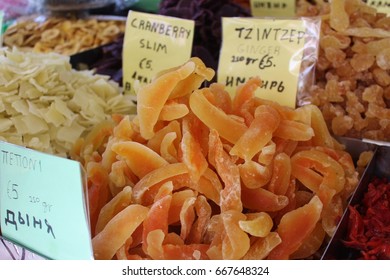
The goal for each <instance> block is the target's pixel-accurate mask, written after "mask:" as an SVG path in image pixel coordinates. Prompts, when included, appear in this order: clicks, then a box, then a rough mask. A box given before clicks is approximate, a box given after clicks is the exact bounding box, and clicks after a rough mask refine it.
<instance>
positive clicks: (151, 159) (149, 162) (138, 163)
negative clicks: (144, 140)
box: [112, 141, 168, 178]
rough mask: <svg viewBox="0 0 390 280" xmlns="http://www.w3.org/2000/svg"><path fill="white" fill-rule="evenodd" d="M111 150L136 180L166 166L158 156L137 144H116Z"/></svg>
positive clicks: (127, 142) (126, 142)
mask: <svg viewBox="0 0 390 280" xmlns="http://www.w3.org/2000/svg"><path fill="white" fill-rule="evenodd" d="M112 150H113V151H114V152H115V153H116V154H118V155H120V156H121V157H123V158H124V159H125V160H126V163H127V165H128V166H129V167H130V169H131V171H132V172H133V173H134V174H135V175H136V176H137V177H138V178H142V177H144V176H145V175H146V174H148V173H149V172H151V171H153V170H155V169H157V168H160V167H161V166H164V165H167V164H168V162H167V161H166V160H165V159H164V158H162V157H161V156H160V155H159V154H157V153H156V152H154V151H153V150H151V149H149V148H148V147H147V146H145V145H143V144H140V143H138V142H134V141H123V142H118V143H115V144H113V145H112Z"/></svg>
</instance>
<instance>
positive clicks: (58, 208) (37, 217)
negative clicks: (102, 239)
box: [0, 142, 93, 260]
mask: <svg viewBox="0 0 390 280" xmlns="http://www.w3.org/2000/svg"><path fill="white" fill-rule="evenodd" d="M83 180H84V179H83V171H82V168H81V165H80V163H79V162H77V161H73V160H69V159H66V158H61V157H57V156H53V155H49V154H44V153H41V152H38V151H35V150H31V149H27V148H23V147H20V146H16V145H13V144H9V143H5V142H0V219H1V223H0V225H1V232H2V235H3V236H4V237H6V238H8V239H9V240H11V241H13V242H15V243H17V244H20V245H21V246H24V247H26V248H27V249H30V250H31V251H34V252H36V253H38V254H40V255H42V256H45V257H47V258H49V259H57V260H82V259H93V251H92V244H91V234H90V230H89V222H88V215H87V207H86V203H85V201H86V200H85V197H84V184H83Z"/></svg>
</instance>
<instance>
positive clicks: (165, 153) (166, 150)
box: [160, 132, 178, 163]
mask: <svg viewBox="0 0 390 280" xmlns="http://www.w3.org/2000/svg"><path fill="white" fill-rule="evenodd" d="M176 138H177V135H176V133H175V132H169V133H167V134H165V136H164V138H163V139H162V141H161V147H160V155H161V156H162V157H163V158H164V159H165V160H166V161H167V162H169V163H175V162H178V155H177V149H176V147H175V140H176Z"/></svg>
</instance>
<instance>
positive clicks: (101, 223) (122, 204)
mask: <svg viewBox="0 0 390 280" xmlns="http://www.w3.org/2000/svg"><path fill="white" fill-rule="evenodd" d="M131 194H132V189H131V188H130V187H129V186H127V187H125V188H123V190H122V191H121V192H119V193H118V194H117V195H116V196H115V197H113V198H112V199H111V200H110V201H109V202H108V203H107V204H106V205H104V206H103V208H102V209H101V210H100V213H99V217H98V220H97V222H96V229H95V234H98V233H99V232H101V231H102V230H103V229H104V227H105V226H106V224H107V223H108V222H109V221H110V220H111V219H112V218H113V217H114V216H115V215H116V214H118V213H119V212H120V211H122V210H123V209H125V208H126V207H127V206H129V205H130V204H131Z"/></svg>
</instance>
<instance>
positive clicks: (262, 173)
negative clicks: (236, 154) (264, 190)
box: [238, 161, 272, 189]
mask: <svg viewBox="0 0 390 280" xmlns="http://www.w3.org/2000/svg"><path fill="white" fill-rule="evenodd" d="M238 168H239V170H240V176H241V180H242V182H243V183H244V185H245V187H247V188H248V189H257V188H260V187H263V186H265V185H266V184H267V183H268V182H269V180H270V179H271V175H272V170H271V168H270V167H269V166H263V165H261V164H260V163H257V162H255V161H246V162H244V163H243V164H240V165H239V166H238Z"/></svg>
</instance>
